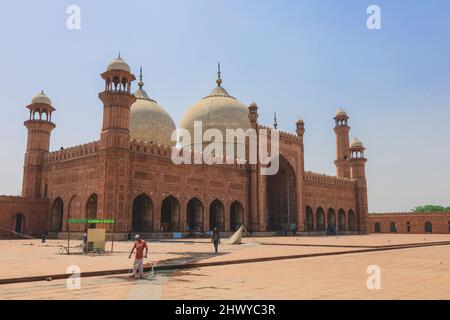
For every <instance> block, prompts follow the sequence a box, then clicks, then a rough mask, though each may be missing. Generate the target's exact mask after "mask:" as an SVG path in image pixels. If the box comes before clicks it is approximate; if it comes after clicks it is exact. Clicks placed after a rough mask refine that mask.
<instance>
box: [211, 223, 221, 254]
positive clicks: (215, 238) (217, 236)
mask: <svg viewBox="0 0 450 320" xmlns="http://www.w3.org/2000/svg"><path fill="white" fill-rule="evenodd" d="M211 242H212V243H214V250H215V251H216V253H218V251H219V243H220V234H219V230H217V227H216V228H214V230H213V234H212V238H211Z"/></svg>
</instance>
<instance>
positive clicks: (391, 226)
mask: <svg viewBox="0 0 450 320" xmlns="http://www.w3.org/2000/svg"><path fill="white" fill-rule="evenodd" d="M389 232H391V233H396V232H397V224H396V223H395V222H391V223H390V224H389Z"/></svg>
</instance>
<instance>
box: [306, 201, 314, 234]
mask: <svg viewBox="0 0 450 320" xmlns="http://www.w3.org/2000/svg"><path fill="white" fill-rule="evenodd" d="M306 231H314V213H313V209H311V207H310V206H307V207H306Z"/></svg>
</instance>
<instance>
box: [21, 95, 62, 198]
mask: <svg viewBox="0 0 450 320" xmlns="http://www.w3.org/2000/svg"><path fill="white" fill-rule="evenodd" d="M27 108H28V109H29V110H30V118H29V119H28V120H27V121H25V122H24V125H25V127H26V128H27V129H28V139H27V150H26V153H25V162H24V170H23V182H22V196H24V197H32V198H34V197H41V196H43V195H42V194H41V174H42V166H43V163H44V158H45V156H46V155H47V154H48V152H49V147H50V134H51V132H52V130H53V129H54V128H55V124H54V123H53V122H52V113H53V111H55V108H53V106H52V102H51V100H50V99H49V98H48V97H47V96H46V95H45V93H44V91H42V92H41V93H39V94H38V95H36V96H35V97H34V98H33V100H32V101H31V104H30V105H28V106H27Z"/></svg>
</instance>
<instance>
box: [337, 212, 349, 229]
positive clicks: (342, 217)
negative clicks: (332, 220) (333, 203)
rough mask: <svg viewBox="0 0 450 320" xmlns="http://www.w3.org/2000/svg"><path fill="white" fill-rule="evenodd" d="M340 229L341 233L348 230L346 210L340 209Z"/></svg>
mask: <svg viewBox="0 0 450 320" xmlns="http://www.w3.org/2000/svg"><path fill="white" fill-rule="evenodd" d="M338 229H339V231H345V230H346V229H347V228H346V223H345V211H344V209H339V213H338Z"/></svg>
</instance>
